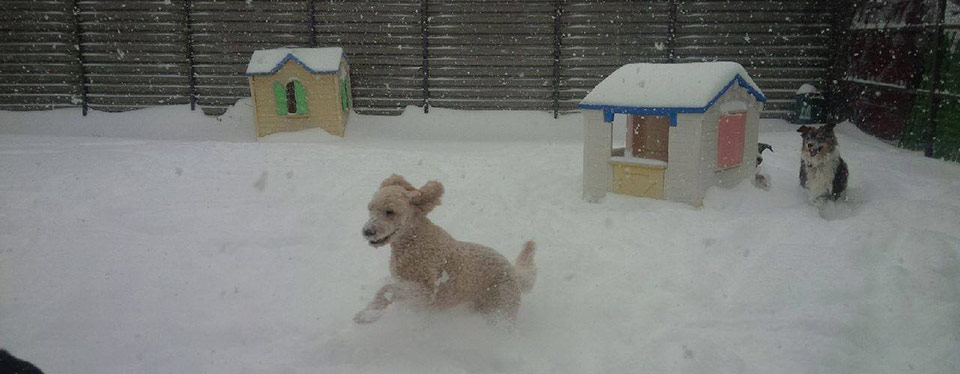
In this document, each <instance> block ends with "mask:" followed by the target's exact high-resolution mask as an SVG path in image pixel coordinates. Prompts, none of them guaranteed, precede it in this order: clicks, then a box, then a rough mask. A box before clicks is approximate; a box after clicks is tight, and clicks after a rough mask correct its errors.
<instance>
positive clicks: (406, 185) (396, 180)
mask: <svg viewBox="0 0 960 374" xmlns="http://www.w3.org/2000/svg"><path fill="white" fill-rule="evenodd" d="M389 186H400V187H403V189H405V190H407V191H415V190H416V187H413V185H412V184H410V182H407V180H406V179H403V177H402V176H400V175H397V174H394V175H391V176H390V177H389V178H387V179H384V180H383V182H382V183H380V188H384V187H389Z"/></svg>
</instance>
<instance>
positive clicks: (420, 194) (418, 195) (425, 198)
mask: <svg viewBox="0 0 960 374" xmlns="http://www.w3.org/2000/svg"><path fill="white" fill-rule="evenodd" d="M441 196H443V185H442V184H440V182H437V181H429V182H427V184H425V185H423V187H420V190H419V191H417V192H414V193H413V196H412V197H411V198H410V202H411V203H413V205H416V206H417V207H419V208H420V210H422V211H423V212H424V213H430V211H431V210H433V208H436V207H437V205H440V197H441Z"/></svg>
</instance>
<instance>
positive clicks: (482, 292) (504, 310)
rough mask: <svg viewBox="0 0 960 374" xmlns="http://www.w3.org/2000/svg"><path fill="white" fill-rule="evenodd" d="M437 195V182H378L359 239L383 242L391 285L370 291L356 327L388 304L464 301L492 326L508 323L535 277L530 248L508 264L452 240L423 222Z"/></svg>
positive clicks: (491, 252)
mask: <svg viewBox="0 0 960 374" xmlns="http://www.w3.org/2000/svg"><path fill="white" fill-rule="evenodd" d="M441 195H443V185H441V184H440V183H439V182H437V181H430V182H427V184H426V185H424V186H423V187H421V188H420V189H417V188H415V187H413V186H412V185H411V184H410V183H408V182H407V181H406V180H404V179H403V177H401V176H399V175H396V174H394V175H392V176H390V177H389V178H387V179H386V180H384V181H383V183H381V184H380V190H379V191H377V193H376V194H374V196H373V200H371V201H370V204H369V205H368V206H367V208H368V209H369V210H370V220H369V221H367V223H366V224H365V225H364V226H363V237H364V238H365V239H366V240H367V241H368V242H369V243H370V245H371V246H373V247H381V246H384V245H386V244H390V248H391V251H390V274H391V276H392V278H393V280H394V282H393V283H390V284H387V285H385V286H383V287H381V288H380V290H379V291H377V293H376V295H375V296H374V298H373V301H371V302H370V304H369V305H368V306H367V307H366V308H365V309H364V310H362V311H360V312H359V313H357V315H356V316H355V317H354V321H355V322H357V323H361V324H366V323H372V322H374V321H376V320H377V319H379V318H380V316H382V315H383V312H384V310H385V309H386V308H387V306H389V305H390V304H391V303H394V302H397V301H405V302H410V303H413V304H416V305H421V306H425V307H428V308H434V309H444V308H449V307H453V306H456V305H459V304H463V303H469V304H470V305H471V306H472V307H473V309H474V310H476V311H478V312H480V313H481V314H483V315H484V316H485V317H486V318H487V319H488V320H490V321H491V322H506V323H507V324H508V325H510V326H512V325H513V322H514V321H515V320H516V317H517V312H518V311H519V309H520V295H521V293H525V292H529V291H530V290H531V289H532V288H533V284H534V281H535V280H536V277H537V269H536V267H535V265H534V263H533V254H534V251H535V246H534V243H533V242H532V241H529V242H527V243H526V244H525V245H524V246H523V250H522V251H521V252H520V255H519V256H517V260H516V265H513V264H510V261H508V260H507V259H506V258H505V257H503V256H502V255H501V254H499V253H497V251H495V250H493V249H490V248H487V247H484V246H482V245H479V244H474V243H467V242H461V241H457V240H456V239H454V238H453V237H451V236H450V234H448V233H447V232H446V231H444V230H443V229H442V228H440V227H439V226H437V225H435V224H434V223H433V222H431V221H430V219H429V218H427V214H428V213H430V211H431V210H433V208H435V207H436V206H437V205H440V196H441Z"/></svg>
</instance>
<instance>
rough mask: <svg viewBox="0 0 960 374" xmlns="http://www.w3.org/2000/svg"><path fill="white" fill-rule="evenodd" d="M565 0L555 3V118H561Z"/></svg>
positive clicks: (556, 0) (555, 1)
mask: <svg viewBox="0 0 960 374" xmlns="http://www.w3.org/2000/svg"><path fill="white" fill-rule="evenodd" d="M562 13H563V0H554V2H553V118H557V117H559V116H560V47H561V45H562V43H563V28H562V24H561V22H560V15H561V14H562Z"/></svg>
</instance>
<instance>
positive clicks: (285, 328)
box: [0, 101, 960, 374]
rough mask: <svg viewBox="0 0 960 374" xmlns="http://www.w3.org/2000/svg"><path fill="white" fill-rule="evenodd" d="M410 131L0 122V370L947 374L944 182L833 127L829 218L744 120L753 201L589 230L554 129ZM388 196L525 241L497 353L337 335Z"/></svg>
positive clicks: (386, 322)
mask: <svg viewBox="0 0 960 374" xmlns="http://www.w3.org/2000/svg"><path fill="white" fill-rule="evenodd" d="M417 110H418V109H415V108H414V109H411V110H408V111H407V113H406V114H405V115H404V116H402V117H374V116H354V117H353V118H352V119H351V122H350V124H349V125H348V127H347V136H346V138H345V139H340V138H335V137H332V136H329V135H327V134H326V133H324V132H322V130H319V129H315V130H308V131H304V132H300V133H288V134H279V135H274V136H271V137H268V138H266V139H264V140H261V141H256V140H254V139H252V133H253V130H252V124H251V120H250V113H249V102H246V101H241V103H240V104H238V106H237V107H235V108H233V109H231V110H230V111H229V112H228V113H227V114H226V115H224V116H223V117H221V118H220V120H218V119H215V118H210V117H205V116H203V115H202V114H201V113H200V112H199V111H197V112H190V111H189V110H188V109H187V108H184V107H182V106H176V107H162V108H152V109H146V110H141V111H136V112H127V113H122V114H104V113H96V112H94V113H91V116H88V117H86V118H83V117H80V114H79V110H58V111H51V112H32V113H13V112H0V175H2V178H0V347H4V348H7V349H9V350H10V351H11V352H12V353H13V354H14V355H17V356H19V357H21V358H24V359H26V360H29V361H31V362H33V363H34V364H36V365H37V366H39V367H40V368H41V369H43V370H44V371H45V372H47V373H54V374H56V373H64V374H113V373H116V374H132V373H205V374H215V373H225V374H226V373H229V374H236V373H338V372H342V373H358V372H363V373H484V372H508V373H622V372H643V373H907V372H917V373H957V372H960V165H957V164H955V163H947V162H942V161H936V160H931V159H926V158H923V157H922V156H921V155H920V154H918V153H914V152H908V151H904V150H900V149H897V148H895V147H892V146H889V145H886V144H884V143H881V142H879V141H876V140H874V139H872V138H870V137H869V136H867V135H864V134H862V133H860V132H859V131H858V130H856V128H854V127H853V126H852V125H849V124H845V125H842V126H841V127H840V128H839V137H840V150H841V153H842V154H843V156H844V158H845V159H846V160H847V162H848V164H849V166H850V169H851V182H850V191H849V192H850V193H849V195H850V198H851V200H850V201H847V202H843V203H840V204H835V205H830V206H827V207H824V208H823V209H822V210H819V209H817V208H816V207H814V206H812V205H810V204H808V203H806V202H805V198H804V194H803V192H802V191H801V189H800V187H799V186H798V182H797V172H798V165H799V162H800V161H799V146H800V136H799V134H797V133H796V132H794V131H793V130H794V127H793V126H792V125H789V124H786V123H784V122H782V121H765V122H764V123H763V125H762V126H761V133H760V140H761V141H763V142H766V143H770V144H772V145H773V147H774V150H775V153H765V154H764V156H765V160H764V163H763V165H762V166H761V169H762V170H763V171H764V172H765V173H766V174H768V175H769V176H770V177H771V179H772V182H773V185H772V188H771V189H770V190H769V191H762V190H758V189H756V188H754V187H753V186H752V185H751V184H750V183H749V182H744V183H742V184H741V185H739V186H738V187H736V188H733V189H729V190H724V189H713V190H711V191H710V192H709V194H708V196H707V199H706V200H705V202H704V206H703V207H702V208H700V209H695V208H692V207H690V206H687V205H683V204H678V203H672V202H665V201H658V200H650V199H637V198H630V197H623V196H617V195H608V196H607V198H606V199H604V200H603V201H602V202H600V203H598V204H591V203H587V202H584V201H582V200H581V198H580V194H581V162H582V161H581V157H582V152H581V151H582V141H581V133H582V130H581V128H580V126H581V125H580V117H579V115H576V114H573V115H566V116H562V117H561V118H560V119H559V120H554V119H553V118H552V116H550V115H549V114H547V113H531V112H455V111H448V110H442V109H435V110H432V111H431V113H430V114H429V115H425V114H423V113H422V112H417ZM106 136H114V137H113V138H111V137H106ZM394 172H396V173H399V174H403V175H404V176H406V177H407V179H408V180H410V181H411V182H412V183H414V184H416V185H421V184H422V183H424V182H425V181H426V180H428V179H437V180H440V181H441V182H443V183H444V184H445V186H446V190H447V192H446V195H445V196H444V203H443V205H441V206H440V207H439V208H437V209H436V210H435V211H434V212H433V213H432V214H431V217H432V218H433V220H434V222H436V223H437V224H439V225H440V226H441V227H444V228H445V229H447V230H448V231H449V232H450V233H451V234H453V235H454V236H455V237H457V238H459V239H461V240H468V241H474V242H478V243H482V244H486V245H489V246H491V247H493V248H496V249H498V250H499V251H500V252H501V253H503V254H504V255H506V256H507V257H509V258H513V257H514V256H515V255H516V254H517V253H518V252H519V250H520V247H521V245H522V244H523V242H524V241H525V240H527V239H533V240H536V241H537V242H538V245H539V252H538V254H537V256H538V257H537V261H538V266H539V279H538V281H537V285H536V288H535V289H534V291H533V293H531V294H529V295H526V297H525V298H524V300H523V306H522V308H521V314H520V319H519V328H518V331H517V332H516V333H515V334H512V335H511V334H508V333H505V332H502V331H499V330H494V329H491V328H489V327H488V326H487V325H486V324H485V323H484V322H483V321H482V320H480V319H479V318H477V317H475V316H473V315H470V314H469V313H467V312H465V311H460V310H454V311H450V312H445V313H436V314H425V313H421V312H415V311H412V310H406V309H403V308H394V309H391V310H389V312H388V313H387V314H386V315H385V316H384V317H383V318H382V319H381V320H380V321H378V322H377V323H375V324H372V325H368V326H357V325H355V324H354V323H353V321H352V317H353V314H354V313H356V312H357V311H359V310H360V309H361V308H363V307H364V306H365V305H366V303H367V302H368V301H369V300H370V299H371V297H372V295H373V293H374V291H375V290H376V289H377V287H379V286H380V285H381V284H382V282H384V278H385V277H386V276H387V275H388V269H387V262H388V256H389V254H388V251H389V249H388V248H380V249H374V248H371V247H370V246H368V245H367V243H366V242H365V241H364V239H363V238H362V237H361V234H360V231H361V230H360V229H361V225H363V223H364V222H365V220H366V218H367V212H366V203H367V201H368V200H369V199H370V197H371V196H372V194H373V193H374V192H375V190H376V189H377V187H378V185H379V183H380V181H381V180H382V179H383V178H385V177H387V176H388V175H390V174H391V173H394Z"/></svg>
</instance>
